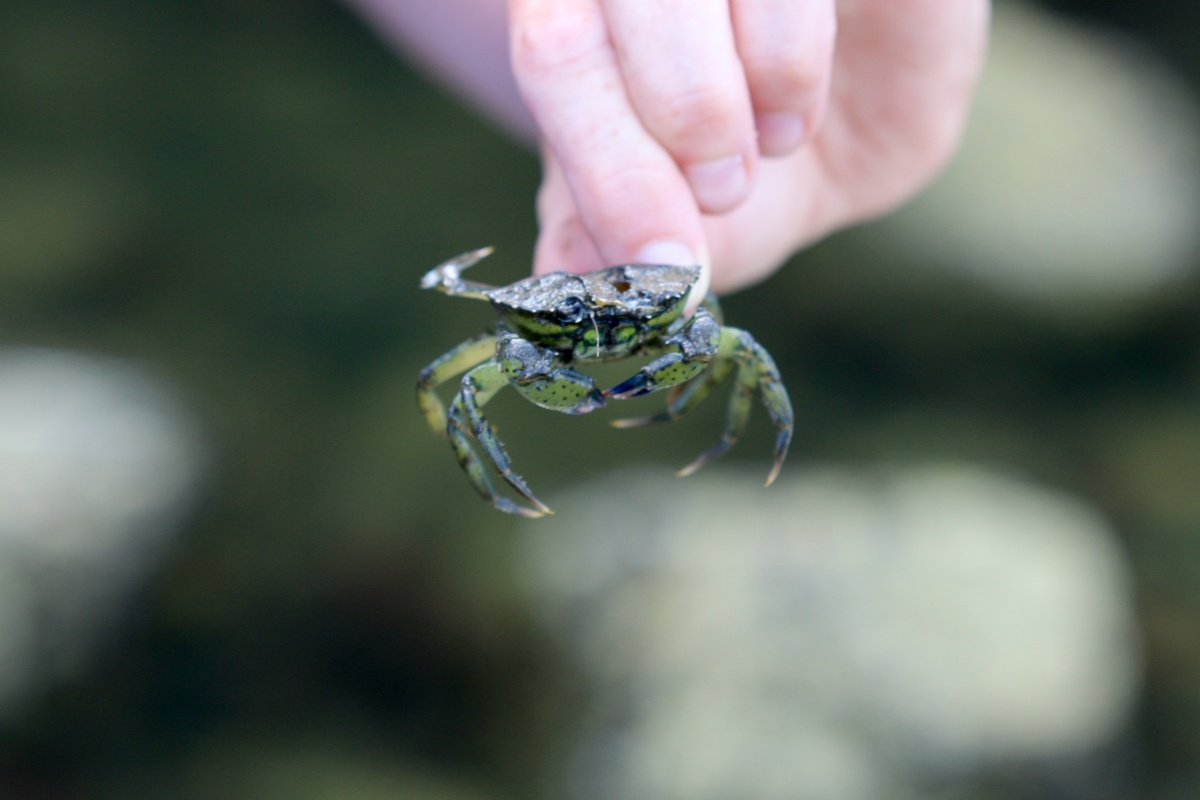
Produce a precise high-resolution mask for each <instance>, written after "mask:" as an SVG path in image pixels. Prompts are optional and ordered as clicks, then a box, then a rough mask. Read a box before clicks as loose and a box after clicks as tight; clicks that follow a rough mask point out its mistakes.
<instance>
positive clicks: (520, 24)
mask: <svg viewBox="0 0 1200 800" xmlns="http://www.w3.org/2000/svg"><path fill="white" fill-rule="evenodd" d="M606 43H607V38H606V36H605V32H604V27H603V25H602V24H601V22H600V21H599V20H597V19H596V18H595V16H594V15H592V14H588V13H585V12H565V11H560V10H556V9H554V8H553V5H552V4H551V6H549V7H547V8H546V9H545V10H538V11H531V12H529V13H526V14H524V15H521V16H518V17H516V18H514V19H513V21H512V26H511V32H510V48H511V59H512V66H513V71H514V72H515V73H517V74H518V75H527V76H531V77H541V76H545V75H553V74H561V73H562V72H563V71H564V70H568V69H571V68H572V67H573V66H576V65H580V64H586V63H588V62H589V61H590V60H591V59H592V58H594V57H595V55H596V54H597V53H599V52H601V51H602V50H603V49H604V48H605V47H606Z"/></svg>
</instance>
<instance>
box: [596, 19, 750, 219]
mask: <svg viewBox="0 0 1200 800" xmlns="http://www.w3.org/2000/svg"><path fill="white" fill-rule="evenodd" d="M604 15H605V18H606V19H607V20H608V24H609V28H610V30H611V33H612V40H613V45H614V47H615V49H616V53H617V57H618V60H619V62H620V67H621V74H622V75H623V76H624V81H625V85H626V87H627V90H628V93H629V99H630V102H631V103H632V104H633V107H634V109H635V110H636V111H637V114H638V116H639V117H640V119H641V121H642V124H643V125H645V127H646V129H647V130H648V131H649V132H650V133H651V135H653V136H654V138H655V139H656V140H657V141H658V142H659V143H660V144H661V145H662V146H663V147H664V148H665V149H666V150H667V152H669V153H670V154H671V156H672V157H673V158H674V159H675V161H676V162H677V163H678V164H679V166H680V168H681V169H682V171H683V174H684V175H685V176H686V177H687V180H688V183H689V184H690V185H691V188H692V191H693V192H694V194H695V197H696V202H697V203H698V204H699V206H700V208H701V209H702V210H703V211H705V212H707V213H710V214H717V213H722V212H725V211H728V210H730V209H732V208H734V207H736V206H737V205H738V204H739V203H741V202H742V201H743V200H744V199H745V197H746V195H747V193H748V192H749V191H750V185H751V180H752V176H753V172H754V167H755V159H756V158H757V147H756V145H755V138H754V137H755V134H754V119H753V114H752V110H751V106H750V97H749V94H748V92H747V89H746V78H745V75H744V74H743V72H742V68H741V65H740V64H739V62H738V54H737V49H736V47H735V44H734V38H733V25H732V21H731V20H730V16H729V7H728V4H727V2H726V0H607V2H605V3H604Z"/></svg>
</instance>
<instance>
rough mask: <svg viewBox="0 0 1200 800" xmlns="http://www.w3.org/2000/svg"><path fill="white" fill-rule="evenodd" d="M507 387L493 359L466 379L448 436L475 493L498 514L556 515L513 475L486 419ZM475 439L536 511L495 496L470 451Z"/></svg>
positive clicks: (454, 404)
mask: <svg viewBox="0 0 1200 800" xmlns="http://www.w3.org/2000/svg"><path fill="white" fill-rule="evenodd" d="M506 385H508V379H507V378H506V377H505V376H504V373H502V372H501V371H500V367H499V364H498V363H497V362H496V361H495V360H494V359H493V360H489V361H485V362H484V363H482V364H480V365H479V366H477V367H475V368H474V369H472V370H471V371H470V372H468V373H467V374H466V375H464V376H463V379H462V389H461V390H460V391H459V393H458V394H457V395H455V397H454V400H453V401H452V402H451V403H450V413H449V414H448V416H447V424H446V432H447V434H449V437H450V446H451V447H452V448H453V449H454V454H455V456H457V458H458V463H459V464H460V465H461V466H462V468H463V471H465V472H466V473H467V477H468V478H470V480H471V483H472V484H474V486H475V488H476V490H478V492H479V493H480V494H481V495H483V498H484V499H485V500H487V501H488V502H490V503H491V504H492V505H493V506H495V507H496V508H498V509H499V510H501V511H506V512H508V513H510V514H520V515H521V516H525V517H541V516H544V515H546V514H553V513H554V512H553V511H551V510H550V508H549V507H548V506H547V505H546V504H545V503H543V502H542V501H541V500H539V499H537V497H536V496H535V495H534V494H533V492H532V491H530V489H529V487H528V486H527V485H526V484H525V479H524V478H522V477H521V476H520V475H518V474H517V473H515V472H513V469H512V460H511V459H510V458H509V456H508V452H507V451H506V450H505V449H504V444H503V443H502V442H501V441H500V438H499V437H498V436H497V435H496V430H495V428H493V427H492V425H491V423H489V422H488V421H487V419H486V418H484V416H483V411H482V407H483V405H484V404H486V403H487V401H488V400H491V399H492V397H493V396H494V395H495V394H496V392H498V391H499V390H500V389H502V388H503V387H504V386H506ZM472 437H473V438H474V439H475V441H477V442H478V443H479V446H480V447H481V448H482V449H483V453H484V455H485V456H487V459H488V461H489V462H491V464H492V466H493V467H495V468H496V471H497V472H498V473H499V474H500V477H501V478H503V479H504V480H505V481H506V482H507V483H508V485H509V486H511V487H512V488H513V489H515V490H516V491H517V492H518V493H519V494H520V495H521V496H522V497H524V498H525V499H526V500H528V501H529V502H530V503H531V504H532V505H533V506H534V507H533V508H525V507H523V506H519V505H517V504H516V503H514V502H513V501H511V500H509V499H508V498H506V497H501V496H500V495H499V494H497V493H496V490H495V488H493V486H492V481H491V479H490V478H489V477H488V474H487V471H486V470H485V469H484V468H483V464H482V463H481V462H480V459H479V456H477V455H476V454H475V451H474V450H473V449H472V447H471V438H472Z"/></svg>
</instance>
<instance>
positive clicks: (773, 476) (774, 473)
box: [763, 461, 783, 489]
mask: <svg viewBox="0 0 1200 800" xmlns="http://www.w3.org/2000/svg"><path fill="white" fill-rule="evenodd" d="M781 469H783V462H782V461H777V462H776V463H775V466H774V467H772V468H771V474H770V475H768V476H767V482H766V483H764V484H763V488H764V489H766V488H767V487H769V486H770V485H771V484H772V483H774V482H775V479H776V478H778V477H779V471H780V470H781Z"/></svg>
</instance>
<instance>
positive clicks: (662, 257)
mask: <svg viewBox="0 0 1200 800" xmlns="http://www.w3.org/2000/svg"><path fill="white" fill-rule="evenodd" d="M633 263H635V264H670V265H672V266H676V267H690V266H692V265H694V264H697V263H699V262H698V261H697V260H696V255H695V253H693V252H692V250H691V248H690V247H688V246H687V245H684V244H680V243H679V242H661V241H660V242H650V244H648V245H645V246H644V247H643V248H642V249H641V250H638V251H637V255H635V256H634V257H633Z"/></svg>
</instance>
